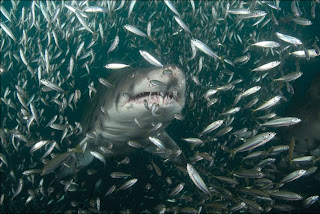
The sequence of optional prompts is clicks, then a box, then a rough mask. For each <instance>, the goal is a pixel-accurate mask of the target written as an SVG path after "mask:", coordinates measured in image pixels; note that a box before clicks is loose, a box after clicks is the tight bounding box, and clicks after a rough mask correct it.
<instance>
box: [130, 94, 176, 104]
mask: <svg viewBox="0 0 320 214" xmlns="http://www.w3.org/2000/svg"><path fill="white" fill-rule="evenodd" d="M144 100H147V102H148V104H149V105H152V104H153V103H155V104H162V105H168V104H170V103H171V102H172V101H173V100H174V101H177V95H176V93H174V92H172V91H170V92H166V93H165V92H163V91H161V92H142V93H139V94H137V95H135V96H133V97H131V98H130V99H129V100H128V102H133V103H137V104H144Z"/></svg>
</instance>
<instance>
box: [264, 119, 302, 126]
mask: <svg viewBox="0 0 320 214" xmlns="http://www.w3.org/2000/svg"><path fill="white" fill-rule="evenodd" d="M300 121H301V120H300V119H299V118H296V117H282V118H278V119H274V120H270V121H268V122H265V123H263V124H261V126H268V127H282V126H291V125H295V124H297V123H299V122H300Z"/></svg>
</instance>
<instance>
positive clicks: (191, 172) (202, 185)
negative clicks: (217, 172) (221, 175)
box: [187, 164, 211, 195]
mask: <svg viewBox="0 0 320 214" xmlns="http://www.w3.org/2000/svg"><path fill="white" fill-rule="evenodd" d="M187 171H188V174H189V177H190V178H191V180H192V181H193V183H194V184H195V185H196V186H197V187H198V188H199V189H200V190H201V191H202V192H204V193H207V194H209V195H211V193H210V191H209V189H208V187H207V185H206V184H205V183H204V182H203V180H202V178H201V177H200V175H199V173H198V172H197V170H196V169H195V168H194V167H193V166H192V165H191V164H187Z"/></svg>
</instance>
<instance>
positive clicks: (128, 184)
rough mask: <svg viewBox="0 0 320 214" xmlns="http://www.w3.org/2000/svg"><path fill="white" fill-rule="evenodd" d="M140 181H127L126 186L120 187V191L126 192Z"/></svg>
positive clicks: (135, 179) (134, 179)
mask: <svg viewBox="0 0 320 214" xmlns="http://www.w3.org/2000/svg"><path fill="white" fill-rule="evenodd" d="M137 181H138V179H137V178H133V179H131V180H129V181H126V182H125V183H124V184H122V185H121V186H120V187H119V190H125V189H128V188H130V187H132V186H133V185H134V184H135V183H137Z"/></svg>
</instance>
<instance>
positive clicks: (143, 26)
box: [0, 0, 320, 213]
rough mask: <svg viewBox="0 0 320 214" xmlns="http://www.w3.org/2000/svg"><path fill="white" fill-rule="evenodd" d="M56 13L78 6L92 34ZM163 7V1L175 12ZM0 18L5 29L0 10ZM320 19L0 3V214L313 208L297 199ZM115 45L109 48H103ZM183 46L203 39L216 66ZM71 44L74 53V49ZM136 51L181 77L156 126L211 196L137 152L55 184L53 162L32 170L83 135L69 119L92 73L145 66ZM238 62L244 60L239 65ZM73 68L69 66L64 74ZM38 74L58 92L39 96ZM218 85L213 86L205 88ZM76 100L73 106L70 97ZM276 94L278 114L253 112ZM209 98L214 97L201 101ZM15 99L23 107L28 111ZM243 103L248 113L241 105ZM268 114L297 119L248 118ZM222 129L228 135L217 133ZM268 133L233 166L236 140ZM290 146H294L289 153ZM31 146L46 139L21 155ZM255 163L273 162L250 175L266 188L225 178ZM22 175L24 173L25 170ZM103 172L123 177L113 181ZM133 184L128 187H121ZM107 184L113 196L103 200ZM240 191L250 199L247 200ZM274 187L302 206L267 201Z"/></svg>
mask: <svg viewBox="0 0 320 214" xmlns="http://www.w3.org/2000/svg"><path fill="white" fill-rule="evenodd" d="M122 2H123V3H122ZM122 4H123V6H122ZM193 4H194V7H193ZM293 4H294V5H293ZM65 5H70V6H72V7H73V8H77V10H79V11H80V12H81V11H82V12H81V13H80V12H78V13H80V15H81V14H82V13H84V14H86V15H87V17H83V19H84V20H85V22H87V24H88V26H89V28H90V29H91V30H92V31H93V33H91V32H89V31H88V29H86V27H84V25H83V23H81V21H80V20H79V18H78V17H77V15H76V14H75V13H74V12H72V11H71V10H70V9H68V8H67V7H66V6H65ZM168 5H170V6H172V5H173V7H174V8H175V10H176V11H177V12H178V13H179V14H176V13H175V12H174V11H173V9H170V7H169V6H168ZM277 5H278V6H277ZM90 6H99V7H101V8H104V9H105V11H104V10H103V12H85V9H86V8H88V7H90ZM101 8H100V9H101ZM130 8H131V9H132V12H131V13H130V12H129V11H130V10H131V9H130ZM239 8H240V9H241V8H247V9H248V10H250V13H251V14H252V13H253V12H254V11H263V12H265V14H264V15H260V16H257V17H249V18H247V17H245V15H248V14H250V13H247V12H246V11H242V13H247V14H236V12H234V11H236V10H234V9H239ZM297 8H298V9H297ZM295 9H297V10H298V12H296V10H295ZM232 10H234V11H232ZM313 10H315V11H316V12H315V14H313V12H312V11H313ZM6 11H7V12H8V14H9V17H10V19H11V20H8V19H7V17H6V16H5V15H4V14H5V13H6ZM33 11H34V12H35V15H34V14H33ZM230 11H231V12H230ZM319 11H320V3H319V1H236V0H235V1H167V3H164V2H163V1H13V0H12V1H2V2H1V23H2V25H1V127H0V128H1V162H0V163H1V165H0V167H1V168H0V170H1V174H0V179H1V188H0V192H1V193H0V194H1V200H0V202H1V213H248V212H251V213H257V212H262V213H263V212H270V213H284V212H290V213H318V212H319V211H320V203H319V200H318V198H316V199H315V200H314V202H313V203H312V204H306V202H305V200H306V199H307V198H308V197H310V196H318V195H319V192H320V184H319V182H320V172H319V169H318V167H319V163H320V159H319V158H320V144H319V141H320V137H319V133H318V131H317V130H319V127H320V112H319V109H320V82H319V81H320V60H319V59H320V57H319V56H318V55H319V52H318V51H319V47H318V46H319V36H320V33H319V32H320V16H319V15H318V14H319ZM238 12H239V11H238ZM240 12H241V11H240ZM129 14H130V15H129ZM81 16H82V15H81ZM174 16H176V17H180V18H181V19H182V20H183V21H184V23H185V24H186V25H187V26H188V28H189V29H190V31H191V33H189V32H187V31H186V30H185V29H183V28H182V27H181V25H180V24H179V23H177V22H176V20H175V18H174ZM262 17H263V19H262ZM297 17H303V18H306V19H308V20H311V22H312V24H311V25H301V24H298V23H297V22H295V21H293V19H294V18H297ZM260 19H261V21H260ZM304 21H305V20H304ZM257 22H259V23H258V24H257ZM149 23H150V24H149ZM3 24H4V25H5V26H4V25H3ZM125 24H129V25H132V26H135V27H136V28H138V29H140V30H141V31H143V32H147V28H148V25H151V30H150V32H151V35H147V37H143V36H139V35H136V34H134V33H132V32H129V31H127V30H126V29H125V28H124V25H125ZM7 28H9V29H10V30H11V33H12V34H13V35H14V37H12V35H10V32H8V30H7ZM101 32H103V33H101ZM276 32H281V33H283V34H286V35H290V36H292V37H295V38H299V39H300V40H301V41H302V45H294V44H290V43H287V42H284V41H283V40H281V39H279V38H278V37H277V36H276ZM54 34H55V36H54ZM102 35H103V36H102ZM117 36H118V38H119V43H118V44H117V45H116V47H115V49H114V50H111V51H110V46H112V44H115V43H114V40H115V38H116V37H117ZM192 39H198V40H200V41H201V42H203V43H204V44H206V45H207V46H208V47H210V48H211V49H212V50H213V51H214V52H215V53H216V54H217V55H218V56H219V57H220V59H217V58H214V57H211V56H209V55H208V54H206V53H205V52H203V51H202V50H200V49H199V47H196V48H195V47H193V48H194V49H197V52H196V55H195V56H193V53H194V52H193V50H192V47H191V44H192V42H191V40H192ZM14 40H16V41H14ZM56 40H57V41H56ZM258 41H276V42H278V43H280V47H277V48H262V47H255V46H253V45H252V44H254V43H256V42H258ZM82 43H83V45H82ZM81 45H82V48H83V49H82V50H80V52H79V47H81ZM139 50H145V51H147V52H148V53H150V54H151V55H152V56H154V57H155V58H156V59H157V60H159V61H160V62H161V63H162V64H163V65H167V64H175V65H177V66H179V67H180V68H181V69H182V70H183V71H184V72H185V74H186V82H187V91H186V105H185V107H184V109H183V111H182V115H183V117H184V119H183V120H178V119H176V120H173V121H172V122H171V124H170V125H169V127H168V128H167V129H166V130H167V133H168V134H169V135H170V136H171V137H172V139H173V140H174V141H175V142H176V143H177V144H178V145H179V147H180V148H181V150H182V152H183V153H184V154H185V156H186V158H187V162H188V163H190V164H192V165H193V166H194V167H195V169H196V170H197V171H198V173H199V175H200V176H201V178H202V180H203V181H204V182H205V183H206V185H207V187H208V188H209V190H210V192H211V195H210V197H209V195H208V194H206V193H204V192H202V191H201V190H200V189H199V188H197V186H196V185H195V184H194V182H193V181H192V180H191V179H190V177H189V175H188V174H187V173H183V172H181V171H179V170H178V169H177V168H176V167H175V166H174V165H173V164H172V162H170V160H169V161H164V160H163V159H162V158H160V157H159V156H156V155H152V154H150V153H147V152H145V151H144V150H143V149H136V150H135V152H133V153H129V154H126V155H118V156H114V157H111V158H107V159H106V162H107V164H106V166H104V165H103V164H102V162H101V161H99V160H98V159H94V161H93V162H92V163H91V164H90V165H89V166H87V167H86V168H84V169H82V170H80V171H79V172H77V173H75V174H73V175H69V176H67V177H63V178H60V177H59V171H60V169H59V168H62V167H65V166H64V165H63V164H61V166H60V165H59V167H57V169H56V170H54V171H53V172H51V173H49V174H47V175H43V176H42V175H40V173H39V172H41V171H39V170H41V169H43V167H44V166H45V165H46V164H47V163H48V162H49V161H50V160H52V159H53V158H54V155H53V156H51V155H52V154H56V155H57V154H63V153H66V152H67V151H68V149H70V148H74V147H76V146H77V145H78V144H79V141H80V140H79V136H78V133H79V132H81V131H80V128H79V126H78V125H77V124H78V123H80V122H81V121H80V118H81V115H82V114H83V112H85V111H86V109H87V106H88V105H90V101H91V98H90V96H91V95H90V94H91V93H92V94H93V95H92V96H94V94H95V92H94V90H92V88H98V85H99V84H100V83H99V81H98V78H99V77H103V78H106V79H108V76H109V75H110V74H111V73H114V72H117V71H116V70H111V69H106V68H105V67H104V66H105V65H106V64H110V63H123V64H128V65H130V66H131V67H132V68H146V67H154V65H151V64H150V62H148V61H147V60H145V59H144V58H143V57H142V56H141V55H140V53H139ZM298 50H302V51H308V50H313V52H315V53H316V55H315V56H307V55H306V54H305V52H303V56H302V57H295V56H293V54H292V53H293V52H294V51H298ZM21 52H22V53H21ZM77 53H78V56H77V57H76V54H77ZM23 55H24V56H23ZM24 57H25V59H26V60H27V62H24V59H23V58H24ZM239 57H244V58H245V60H244V61H240V62H239ZM71 58H72V60H71ZM48 59H49V60H48ZM237 60H238V61H237ZM274 60H279V61H280V62H281V64H280V66H278V67H275V68H272V69H270V70H268V71H261V72H260V71H258V72H255V71H252V70H253V69H254V68H257V67H258V66H261V65H263V64H266V63H268V62H271V61H274ZM71 61H74V62H73V63H74V66H73V68H72V71H70V70H71V69H70V64H71ZM298 71H301V72H302V73H303V75H302V76H301V77H300V78H297V79H296V80H293V81H282V82H281V81H274V79H276V78H280V77H282V76H285V75H288V74H290V73H293V72H298ZM39 73H40V74H39ZM39 75H40V78H39ZM41 79H46V80H49V81H51V82H54V83H55V84H57V85H59V86H60V87H61V88H62V89H63V90H64V91H65V93H61V92H59V91H55V90H52V88H51V90H50V88H49V89H48V87H45V86H44V85H43V84H42V83H41V81H40V80H41ZM197 80H198V81H199V82H197ZM235 80H241V81H235ZM256 85H258V86H261V89H260V90H259V91H258V92H256V93H254V94H252V95H250V97H244V98H242V99H241V100H240V101H239V102H238V104H236V106H239V107H240V108H241V110H240V111H239V112H237V113H235V114H230V115H227V116H222V115H221V113H223V112H225V111H227V110H228V109H231V108H233V107H235V105H234V101H235V98H236V96H237V95H238V94H239V93H241V92H243V91H245V90H246V89H249V88H251V87H253V86H256ZM17 86H18V87H17ZM88 86H90V87H88ZM222 86H223V87H222ZM219 87H221V88H222V89H217V88H219ZM209 89H217V93H216V94H214V95H212V97H210V99H211V100H210V99H205V98H204V94H205V93H206V92H207V91H208V90H209ZM79 91H80V97H79V99H78V100H76V99H75V97H76V96H77V95H76V93H78V95H79ZM18 94H19V95H18ZM277 95H279V96H281V97H282V99H281V100H280V102H279V103H278V104H277V105H275V106H272V107H270V108H268V109H266V110H263V111H257V112H254V109H256V108H257V107H259V106H260V105H261V104H263V103H264V102H266V101H268V100H269V99H271V98H272V97H274V96H277ZM19 97H20V98H19ZM21 97H22V99H21ZM214 98H215V99H217V100H216V102H215V103H214V104H212V105H210V106H208V103H209V102H210V101H212V100H213V99H214ZM255 99H256V101H255ZM21 100H25V102H26V107H27V108H26V107H25V106H24V105H23V101H21ZM250 102H255V104H253V105H251V106H249V107H247V109H246V108H244V107H245V106H246V105H247V104H248V103H249V104H250ZM30 103H32V104H33V106H34V107H35V111H36V113H37V114H38V116H39V123H37V122H36V121H35V119H34V110H33V109H32V110H31V107H30ZM268 113H276V115H277V116H276V117H289V116H290V117H298V118H300V119H301V120H302V121H301V122H300V123H299V124H296V125H293V126H288V127H280V128H274V127H271V128H269V127H261V124H262V123H264V122H266V121H268V120H271V119H267V120H261V119H257V118H258V117H261V116H263V115H267V114H268ZM56 115H57V118H56V120H55V122H54V123H56V124H59V125H61V126H62V128H61V129H54V128H52V127H51V126H50V125H48V124H49V123H50V120H51V119H52V118H53V117H55V116H56ZM221 118H223V119H224V120H225V123H224V124H223V125H222V126H221V127H220V128H219V129H217V130H214V131H213V132H211V133H208V134H206V135H204V136H199V134H200V133H201V132H202V131H203V130H204V129H205V128H206V126H208V125H209V124H210V123H212V122H213V121H216V120H218V119H221ZM225 127H232V130H230V131H228V132H226V133H220V134H221V135H220V136H219V135H217V132H218V131H219V130H221V129H222V128H225ZM242 128H247V131H245V132H244V133H242V134H244V135H243V136H242V137H237V135H235V134H233V133H234V132H235V131H237V130H240V129H242ZM306 130H308V131H306ZM310 130H311V131H310ZM312 130H314V131H312ZM267 131H272V132H275V133H276V134H277V135H276V137H275V138H274V139H272V140H271V141H270V142H268V143H266V145H262V146H261V147H257V148H256V149H254V150H253V151H252V152H255V151H259V150H261V151H265V152H266V153H265V154H263V156H260V157H256V158H253V159H247V160H246V159H244V157H245V156H247V155H248V154H250V152H238V153H237V154H236V155H235V156H234V157H232V156H231V153H232V151H233V150H234V149H235V148H237V147H239V146H240V145H241V144H242V143H243V142H245V141H246V139H250V138H251V137H254V136H255V135H256V134H257V133H258V134H261V133H263V132H267ZM65 132H66V133H65ZM62 136H64V137H63V138H62ZM185 138H200V139H201V140H202V141H203V142H204V143H203V144H201V145H200V146H199V145H196V146H195V145H192V144H190V143H187V142H185V141H184V140H183V139H185ZM292 139H295V140H296V141H295V143H294V144H293V143H292ZM40 140H48V141H49V142H50V143H48V144H47V145H45V146H44V147H42V148H40V149H39V150H37V151H35V152H30V149H31V148H32V146H33V145H35V144H36V143H37V142H39V141H40ZM53 142H57V145H58V147H55V148H54V149H53V150H52V152H51V153H50V155H48V156H47V157H45V158H42V157H43V155H44V154H45V152H46V151H48V149H49V148H50V145H52V143H53ZM281 145H285V146H287V147H286V148H287V149H286V150H285V151H282V152H279V153H276V154H274V153H272V152H270V151H272V148H273V147H276V146H281ZM292 147H293V148H292ZM290 150H293V158H298V157H303V156H312V161H307V162H303V163H293V164H290V161H291V160H292V157H289V153H290ZM267 158H272V160H270V161H271V162H270V163H267V164H265V165H262V166H260V167H259V166H258V168H259V170H258V171H261V172H262V173H263V174H264V178H265V179H268V180H265V181H264V182H267V183H259V179H260V178H249V176H248V177H241V178H240V177H237V176H235V175H234V174H235V173H237V172H239V171H241V170H243V169H255V170H256V169H257V168H256V165H257V164H259V163H260V161H262V160H266V159H267ZM155 165H156V166H155ZM157 167H159V168H160V170H161V171H160V173H159V171H156V168H157ZM33 169H36V170H35V171H32V172H31V173H30V172H29V173H28V172H26V171H27V170H33ZM300 169H303V170H306V171H308V170H309V169H311V170H314V171H313V172H312V173H311V174H310V175H308V176H305V177H304V176H302V177H300V178H297V179H296V180H293V181H292V182H288V183H286V184H285V185H284V186H282V187H279V186H278V184H279V181H280V180H281V179H282V178H284V177H285V176H286V175H288V174H289V173H291V172H293V171H296V170H300ZM37 170H38V171H37ZM112 172H124V173H127V174H129V175H130V176H126V177H124V178H112V177H111V176H110V174H111V173H112ZM214 176H224V177H227V178H232V179H233V180H236V181H237V183H238V184H236V185H235V184H232V183H230V182H223V181H221V180H219V179H217V178H215V177H214ZM132 178H137V179H138V182H137V183H135V184H134V185H133V186H132V187H130V188H128V189H125V190H119V187H120V186H121V185H122V184H123V183H125V182H126V181H128V180H130V179H132ZM268 182H269V183H268ZM270 182H271V183H270ZM179 184H183V188H182V190H181V192H179V193H178V194H177V195H174V196H173V195H172V194H171V193H172V191H173V190H174V188H175V187H176V186H177V185H179ZM67 185H69V186H68V187H66V186H67ZM110 188H114V189H115V190H114V191H113V192H111V193H110V191H109V190H110ZM248 189H249V190H257V191H256V192H255V191H250V192H248V191H246V190H248ZM277 190H280V191H282V190H283V191H288V192H293V193H297V194H299V195H300V196H301V197H302V199H301V200H293V199H288V198H286V199H279V198H276V197H273V196H272V194H270V193H271V192H272V191H277ZM108 191H109V192H108ZM106 193H108V194H107V195H106ZM248 200H249V201H248ZM251 202H252V203H251ZM242 203H243V204H242ZM237 206H238V208H237ZM260 208H261V209H260Z"/></svg>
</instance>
